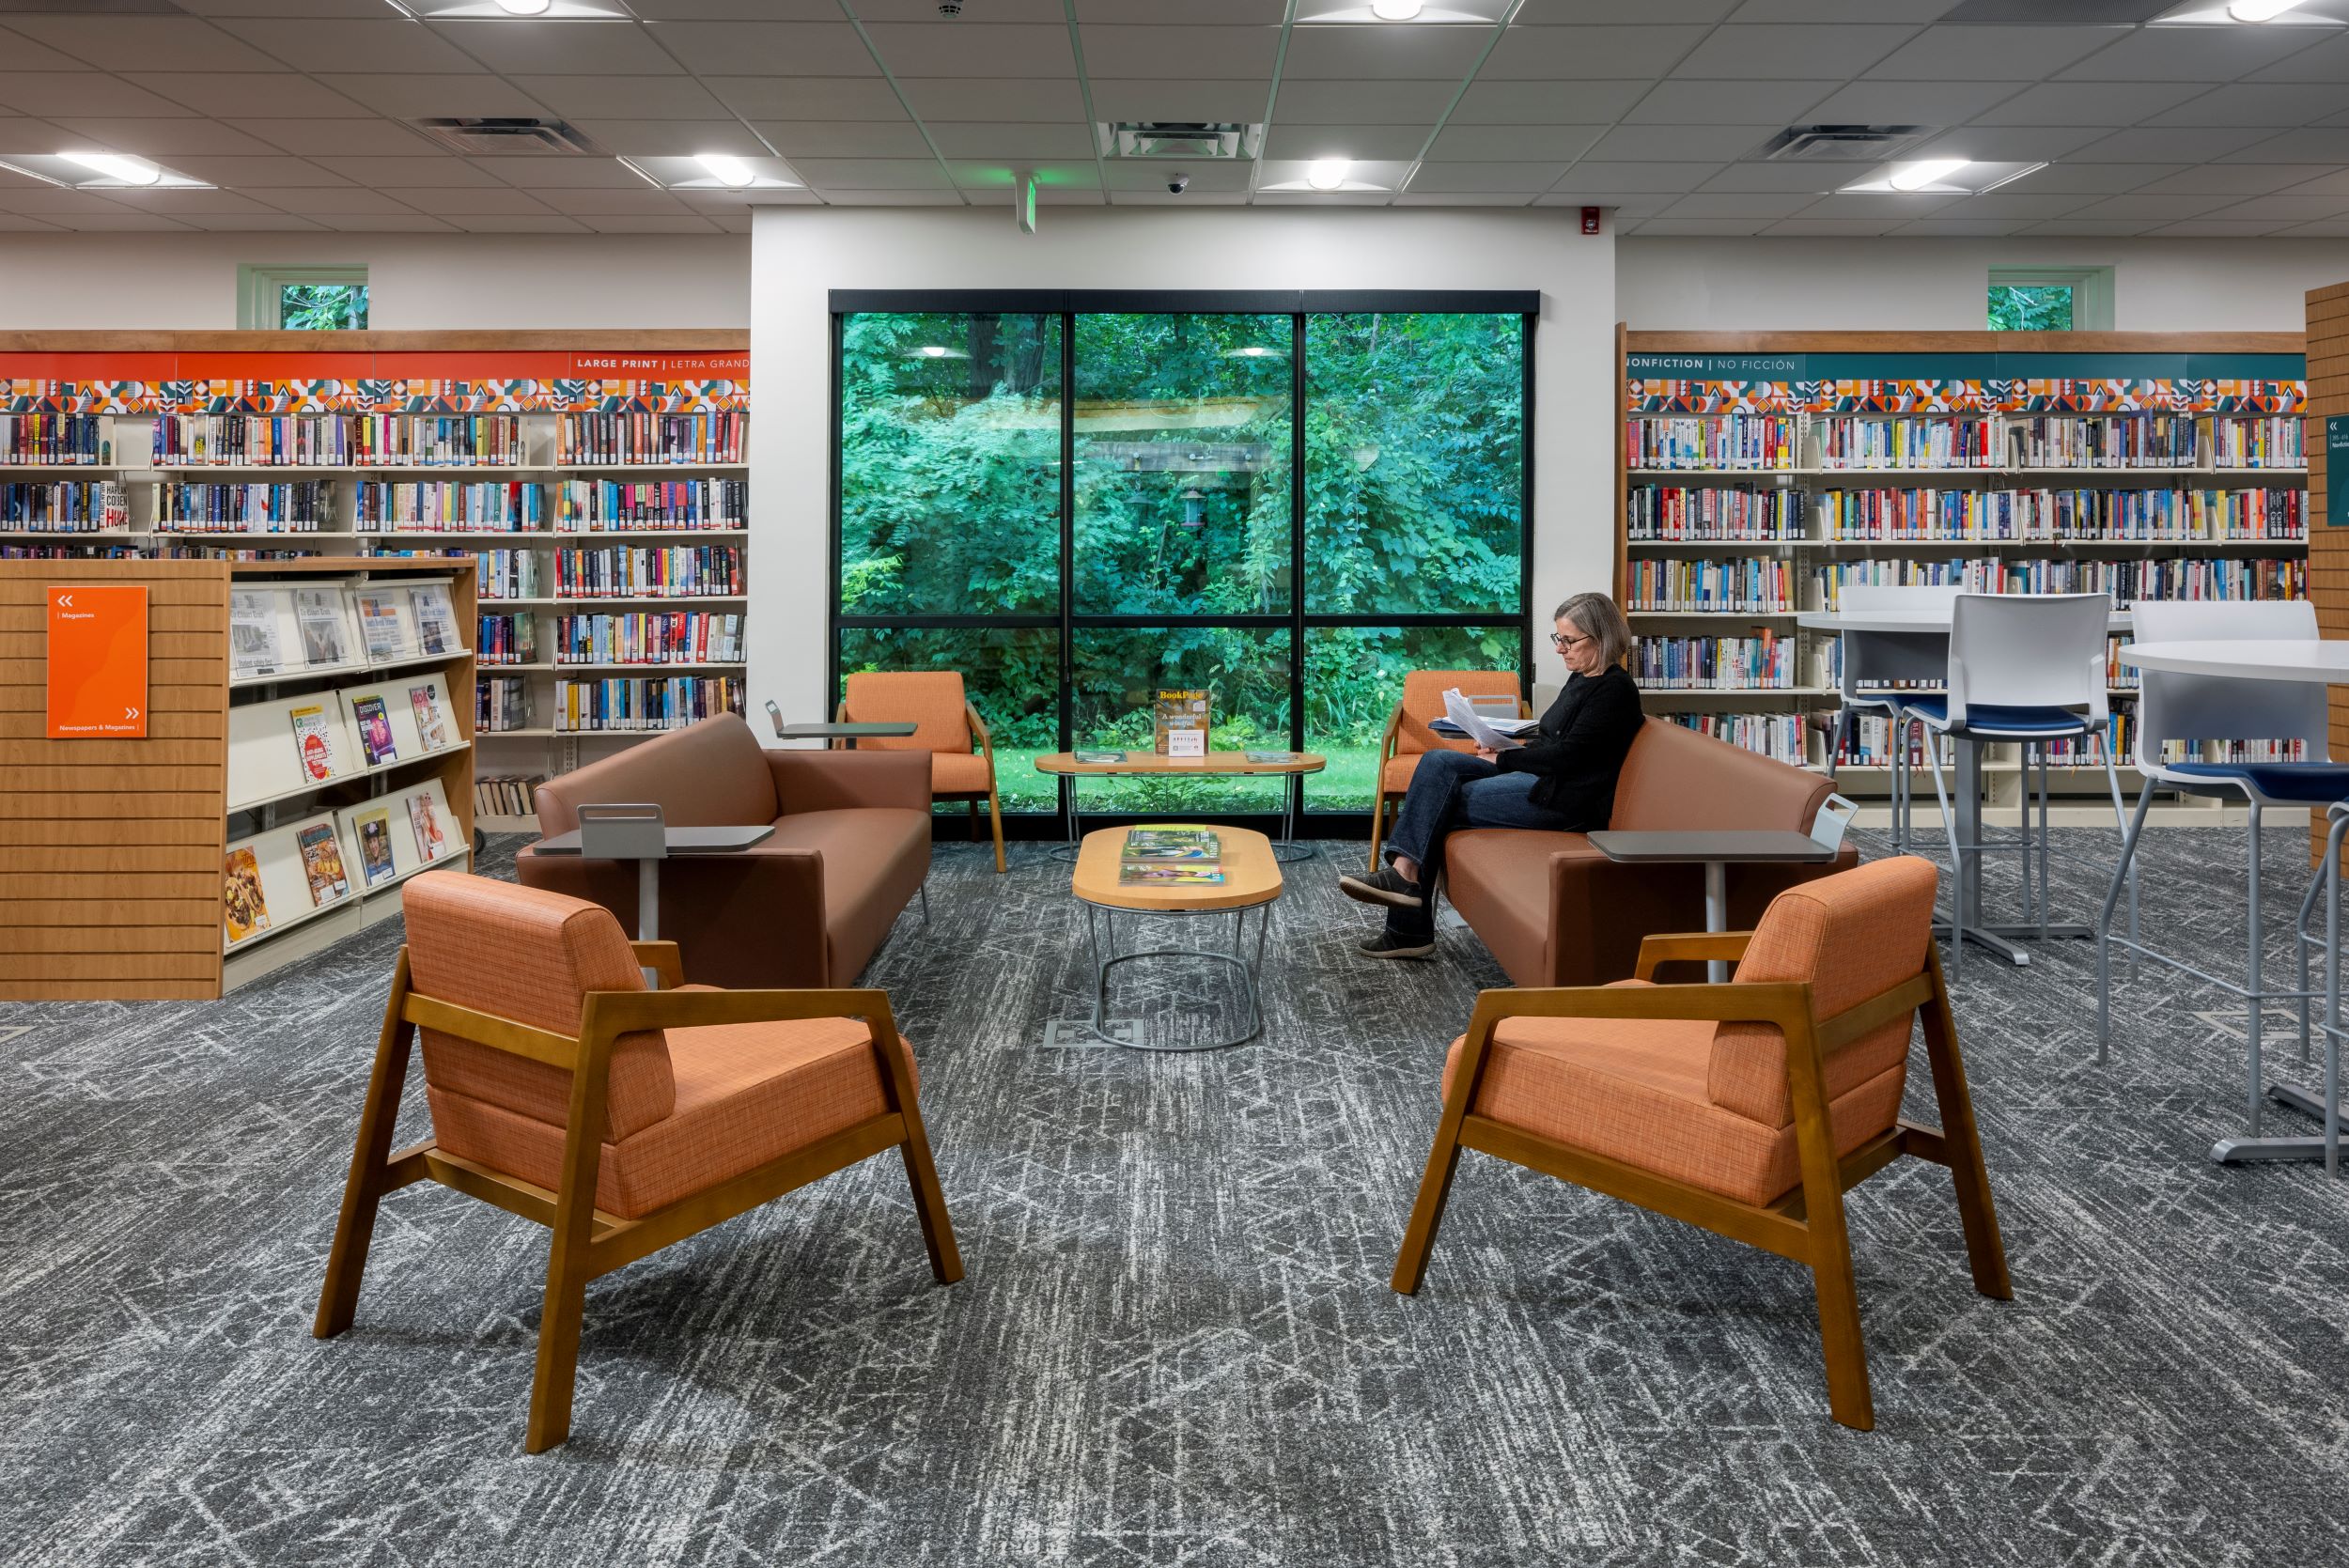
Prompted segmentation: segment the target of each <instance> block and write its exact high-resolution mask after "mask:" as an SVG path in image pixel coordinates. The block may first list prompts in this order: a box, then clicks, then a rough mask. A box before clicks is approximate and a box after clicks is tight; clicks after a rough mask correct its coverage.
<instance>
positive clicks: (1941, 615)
mask: <svg viewBox="0 0 2349 1568" xmlns="http://www.w3.org/2000/svg"><path fill="white" fill-rule="evenodd" d="M2014 597H2015V598H2030V597H2031V596H2029V595H2022V594H2018V595H2015V596H2014ZM1951 617H1952V612H1951V611H1950V610H1949V608H1948V607H1946V606H1944V607H1942V608H1939V609H1935V610H1806V611H1804V612H1803V613H1801V614H1799V615H1797V616H1796V617H1795V624H1796V625H1797V626H1798V627H1801V628H1802V629H1805V630H1806V631H1915V632H1921V633H1924V634H1925V635H1928V636H1930V635H1932V634H1933V633H1935V632H1940V633H1942V634H1944V635H1946V634H1947V633H1948V631H1949V629H1950V621H1951ZM2105 624H2106V626H2107V627H2108V628H2109V629H2112V630H2114V631H2126V630H2128V629H2129V613H2128V612H2127V611H2125V610H2115V611H2114V612H2113V613H2112V614H2111V616H2110V617H2109V618H2108V620H2107V621H2106V623H2105Z"/></svg>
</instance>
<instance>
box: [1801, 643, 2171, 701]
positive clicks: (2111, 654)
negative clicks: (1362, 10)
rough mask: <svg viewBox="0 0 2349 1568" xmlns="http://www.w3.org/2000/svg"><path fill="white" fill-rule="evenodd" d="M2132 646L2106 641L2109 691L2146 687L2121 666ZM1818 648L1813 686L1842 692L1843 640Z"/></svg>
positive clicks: (1927, 687)
mask: <svg viewBox="0 0 2349 1568" xmlns="http://www.w3.org/2000/svg"><path fill="white" fill-rule="evenodd" d="M2128 645H2129V637H2128V634H2127V633H2126V632H2114V633H2112V634H2111V635H2109V636H2108V637H2107V638H2106V639H2105V685H2106V686H2107V687H2108V688H2110V689H2115V690H2134V689H2135V688H2136V687H2138V686H2139V685H2140V684H2142V683H2141V682H2140V680H2139V676H2138V672H2137V670H2136V668H2135V667H2134V666H2133V665H2128V664H2123V663H2122V662H2121V650H2122V649H2123V648H2125V647H2127V646H2128ZM1816 646H1817V647H1818V650H1819V664H1818V678H1817V680H1816V681H1815V682H1814V683H1813V684H1815V685H1819V686H1825V687H1828V688H1830V689H1832V690H1836V691H1841V690H1842V689H1843V639H1842V638H1840V637H1829V638H1828V639H1826V640H1825V641H1824V642H1821V643H1819V644H1816ZM1859 684H1860V687H1861V689H1862V690H1866V691H1907V690H1914V691H1940V690H1941V682H1940V681H1939V680H1938V679H1935V680H1927V681H1915V680H1863V681H1861V682H1860V683H1859Z"/></svg>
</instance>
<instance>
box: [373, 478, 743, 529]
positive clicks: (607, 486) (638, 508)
mask: <svg viewBox="0 0 2349 1568" xmlns="http://www.w3.org/2000/svg"><path fill="white" fill-rule="evenodd" d="M549 490H552V492H553V498H554V499H553V505H552V507H551V508H550V506H549V505H548V503H547V493H548V491H549ZM749 515H750V485H749V484H748V482H747V481H744V480H740V479H661V480H643V481H638V480H620V479H570V480H565V481H564V482H562V483H560V484H556V485H552V486H549V485H537V484H528V483H524V482H523V481H521V480H492V481H489V482H476V483H469V484H468V483H459V482H457V481H454V480H423V481H417V482H413V483H403V484H390V485H385V484H369V485H362V486H360V487H359V506H358V527H359V528H360V529H361V530H362V531H365V532H372V533H406V532H410V531H413V532H416V533H439V534H448V533H470V532H480V533H485V534H515V533H534V532H537V531H538V530H540V529H544V528H547V527H549V526H550V520H552V527H554V528H557V529H564V530H570V531H576V532H580V533H591V534H599V533H606V532H609V533H624V532H626V531H628V530H630V529H653V528H660V529H678V528H713V529H714V528H740V527H742V526H744V525H745V520H747V518H748V517H749Z"/></svg>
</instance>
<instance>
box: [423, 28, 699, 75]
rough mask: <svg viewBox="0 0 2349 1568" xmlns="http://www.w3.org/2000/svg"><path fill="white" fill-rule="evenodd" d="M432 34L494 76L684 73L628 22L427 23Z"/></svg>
mask: <svg viewBox="0 0 2349 1568" xmlns="http://www.w3.org/2000/svg"><path fill="white" fill-rule="evenodd" d="M426 25H427V26H428V27H430V28H431V29H432V30H433V31H434V32H436V33H438V34H439V35H440V36H441V37H443V38H444V39H447V40H448V41H449V42H451V43H453V44H455V45H456V46H457V47H458V48H459V49H461V50H463V51H464V52H465V53H466V54H471V55H472V56H473V57H474V58H475V59H477V60H479V61H481V62H482V63H483V64H485V65H487V66H488V67H489V68H490V70H497V71H507V72H512V71H541V72H547V73H550V74H558V73H559V74H565V75H573V76H579V75H592V74H599V73H600V74H603V75H610V76H669V75H674V74H676V73H677V71H678V70H681V69H682V68H681V67H679V66H678V65H677V61H676V60H674V59H672V58H671V57H670V56H669V54H668V52H667V51H666V50H663V49H662V48H661V46H660V45H659V44H657V43H655V42H653V40H652V35H651V33H650V32H648V31H647V30H646V29H645V28H643V27H639V26H638V25H636V24H635V23H632V22H551V21H528V20H525V19H523V18H521V17H500V18H497V19H495V20H493V21H481V22H429V23H426Z"/></svg>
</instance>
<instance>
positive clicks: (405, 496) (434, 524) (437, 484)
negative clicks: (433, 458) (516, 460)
mask: <svg viewBox="0 0 2349 1568" xmlns="http://www.w3.org/2000/svg"><path fill="white" fill-rule="evenodd" d="M356 519H357V521H356V526H357V527H358V528H359V529H360V530H361V531H362V532H366V533H384V532H395V531H401V530H406V529H415V530H417V531H418V532H432V533H450V532H459V533H461V532H465V531H468V530H475V529H477V530H479V531H481V532H483V533H497V534H510V533H515V532H518V531H520V530H522V529H529V528H543V527H545V526H546V508H545V506H544V505H542V501H541V491H540V489H539V487H538V486H537V485H526V484H524V483H522V482H521V480H519V479H493V480H489V481H486V482H476V483H472V484H465V483H460V482H459V481H457V480H453V479H423V480H415V481H410V482H403V483H398V484H389V485H383V484H374V485H361V486H360V487H359V506H358V511H357V513H356Z"/></svg>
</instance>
